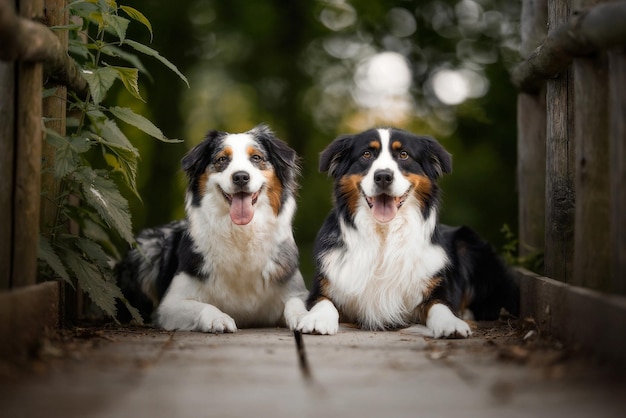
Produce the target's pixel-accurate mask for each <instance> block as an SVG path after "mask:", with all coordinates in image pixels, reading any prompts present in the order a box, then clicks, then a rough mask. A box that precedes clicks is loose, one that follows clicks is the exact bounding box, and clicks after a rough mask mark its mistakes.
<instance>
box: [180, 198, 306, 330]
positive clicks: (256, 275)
mask: <svg viewBox="0 0 626 418" xmlns="http://www.w3.org/2000/svg"><path fill="white" fill-rule="evenodd" d="M219 198H222V197H221V196H219ZM266 200H267V196H266V195H265V194H262V195H261V196H259V201H258V203H257V205H256V206H257V207H256V211H255V214H254V218H253V220H252V221H251V222H250V223H249V224H248V225H245V226H239V225H234V224H233V223H232V222H231V221H230V219H229V217H228V215H227V214H224V213H217V212H220V210H221V211H224V209H220V208H216V207H212V208H210V207H207V206H208V205H205V206H204V207H203V208H202V209H196V210H194V209H193V208H188V213H189V221H190V233H191V235H192V237H193V240H194V243H195V246H196V248H195V250H196V251H197V252H198V253H199V254H203V255H206V256H205V257H204V260H203V264H202V265H201V268H200V270H201V271H202V273H204V274H205V275H206V276H207V277H208V279H207V280H204V281H196V283H197V285H196V286H197V287H196V289H195V291H194V295H193V296H192V297H193V298H194V299H196V300H199V301H201V302H204V303H209V304H211V305H213V306H215V307H217V308H219V309H220V310H222V311H224V312H227V313H228V314H229V315H230V316H232V317H233V318H234V319H235V321H236V322H237V324H238V326H240V327H242V326H243V327H245V326H253V325H254V326H259V325H264V324H260V323H258V321H259V318H263V319H264V322H265V321H269V322H268V323H269V324H273V323H275V322H276V320H277V319H278V318H280V316H281V315H282V310H283V308H284V302H285V297H286V293H287V290H288V289H287V288H286V287H285V286H280V285H279V284H277V283H274V282H273V281H274V280H275V279H276V277H277V272H278V271H281V269H284V265H281V264H280V263H279V261H280V260H281V255H280V254H278V253H279V252H280V251H281V250H282V248H283V247H282V246H281V244H283V243H285V242H293V234H292V231H291V219H292V217H293V213H294V211H295V201H294V199H293V198H289V199H288V200H287V201H286V202H285V204H284V206H283V210H282V211H281V213H280V215H279V216H278V217H276V216H275V214H274V213H273V211H272V208H271V207H270V205H269V203H268V202H266ZM294 245H295V244H294ZM283 293H284V294H283Z"/></svg>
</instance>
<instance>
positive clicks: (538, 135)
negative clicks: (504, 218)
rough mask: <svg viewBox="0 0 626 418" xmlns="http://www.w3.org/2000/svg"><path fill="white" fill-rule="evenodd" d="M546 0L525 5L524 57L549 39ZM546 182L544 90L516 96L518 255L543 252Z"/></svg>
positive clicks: (522, 29)
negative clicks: (544, 39) (544, 40)
mask: <svg viewBox="0 0 626 418" xmlns="http://www.w3.org/2000/svg"><path fill="white" fill-rule="evenodd" d="M547 19H548V5H547V0H539V1H533V0H524V1H523V3H522V18H521V35H522V44H521V48H520V52H521V54H522V56H523V57H524V58H525V57H527V56H528V54H530V53H531V52H532V51H533V50H534V49H535V48H536V47H537V45H539V44H540V43H541V41H542V40H543V38H544V37H545V36H546V23H547ZM545 182H546V102H545V90H542V91H540V92H539V93H538V94H526V93H521V94H519V95H518V97H517V187H518V220H519V240H520V245H519V254H520V256H526V255H529V254H533V253H536V252H543V249H544V239H545V238H544V231H545V201H546V196H545V193H546V192H545V190H546V188H545Z"/></svg>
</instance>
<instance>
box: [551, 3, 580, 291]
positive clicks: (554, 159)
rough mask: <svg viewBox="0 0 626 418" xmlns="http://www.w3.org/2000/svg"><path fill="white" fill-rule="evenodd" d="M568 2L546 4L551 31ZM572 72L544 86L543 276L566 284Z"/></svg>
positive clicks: (569, 257) (570, 222)
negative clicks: (544, 192)
mask: <svg viewBox="0 0 626 418" xmlns="http://www.w3.org/2000/svg"><path fill="white" fill-rule="evenodd" d="M569 3H570V2H569V1H557V0H550V1H549V2H548V24H549V28H550V30H552V29H553V28H556V27H558V26H559V25H560V24H562V23H563V22H565V21H566V20H567V18H568V16H569ZM570 80H571V70H568V71H567V72H565V73H562V74H561V75H560V76H559V77H558V78H555V79H551V80H549V81H548V82H547V85H546V105H547V109H548V114H547V126H548V129H547V134H546V230H545V273H546V275H547V276H548V277H552V278H554V279H557V280H561V281H565V282H568V281H570V280H571V277H572V257H573V253H574V251H573V237H574V199H575V191H574V143H573V114H572V103H573V98H572V95H573V85H572V83H571V82H570Z"/></svg>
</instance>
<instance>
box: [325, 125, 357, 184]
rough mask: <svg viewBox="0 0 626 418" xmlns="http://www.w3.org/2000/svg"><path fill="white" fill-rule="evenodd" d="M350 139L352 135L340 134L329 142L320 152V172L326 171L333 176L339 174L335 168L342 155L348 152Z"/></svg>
mask: <svg viewBox="0 0 626 418" xmlns="http://www.w3.org/2000/svg"><path fill="white" fill-rule="evenodd" d="M352 139H353V136H352V135H342V136H340V137H339V138H337V139H335V140H334V141H333V142H331V143H330V145H329V146H328V147H326V149H325V150H324V151H322V153H321V154H320V166H319V168H320V172H322V173H326V172H328V174H329V175H331V176H332V177H334V178H337V177H338V176H339V175H340V174H339V172H338V171H337V168H338V166H339V162H340V161H341V160H342V157H343V156H344V155H345V154H346V153H347V152H349V150H350V147H351V144H352Z"/></svg>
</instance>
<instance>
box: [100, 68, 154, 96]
mask: <svg viewBox="0 0 626 418" xmlns="http://www.w3.org/2000/svg"><path fill="white" fill-rule="evenodd" d="M109 68H113V69H114V70H115V71H117V75H118V77H119V79H120V80H122V83H124V87H126V90H128V92H129V93H130V94H132V95H133V97H135V98H137V99H139V100H141V101H142V102H144V103H145V102H146V101H145V100H144V99H143V97H141V94H140V93H139V70H138V69H136V68H126V67H115V66H113V65H111V66H109Z"/></svg>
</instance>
